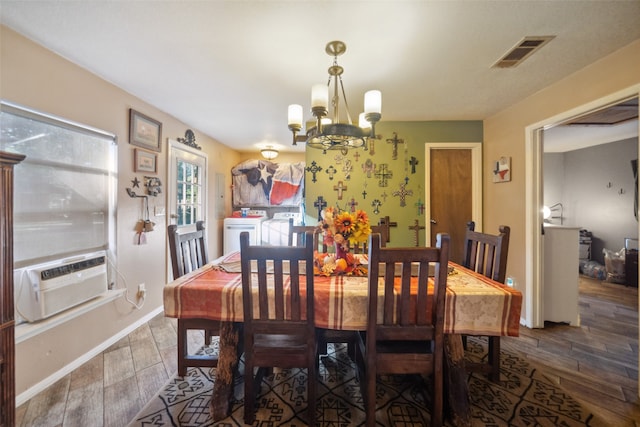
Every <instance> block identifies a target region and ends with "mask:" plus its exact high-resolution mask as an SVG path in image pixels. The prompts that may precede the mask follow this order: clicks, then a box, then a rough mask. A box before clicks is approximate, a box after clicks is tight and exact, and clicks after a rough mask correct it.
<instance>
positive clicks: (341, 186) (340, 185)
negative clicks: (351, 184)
mask: <svg viewBox="0 0 640 427" xmlns="http://www.w3.org/2000/svg"><path fill="white" fill-rule="evenodd" d="M346 189H347V186H346V185H344V184H343V183H342V181H338V185H334V186H333V190H334V191H337V192H338V200H342V192H343V191H345V190H346Z"/></svg>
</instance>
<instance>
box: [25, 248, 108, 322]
mask: <svg viewBox="0 0 640 427" xmlns="http://www.w3.org/2000/svg"><path fill="white" fill-rule="evenodd" d="M25 273H26V274H24V275H23V278H24V279H26V280H24V279H23V280H22V281H21V282H22V283H20V287H21V289H19V290H18V291H17V292H18V293H17V294H16V300H17V301H16V309H17V311H18V314H19V315H20V316H21V317H23V318H24V319H25V320H27V321H29V322H33V321H36V320H42V319H45V318H47V317H50V316H53V315H54V314H57V313H60V312H62V311H64V310H68V309H69V308H72V307H74V306H76V305H78V304H81V303H83V302H85V301H88V300H90V299H93V298H95V297H97V296H99V295H101V294H103V293H105V292H106V291H107V255H106V252H104V251H101V252H95V253H92V254H88V255H84V256H81V257H74V258H71V259H66V260H61V261H57V262H51V263H47V264H41V265H38V266H34V267H30V268H27V269H26V271H25ZM27 287H28V289H27Z"/></svg>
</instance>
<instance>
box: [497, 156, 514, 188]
mask: <svg viewBox="0 0 640 427" xmlns="http://www.w3.org/2000/svg"><path fill="white" fill-rule="evenodd" d="M493 165H494V169H493V182H509V181H511V157H500V158H499V159H498V160H496V161H495V162H493Z"/></svg>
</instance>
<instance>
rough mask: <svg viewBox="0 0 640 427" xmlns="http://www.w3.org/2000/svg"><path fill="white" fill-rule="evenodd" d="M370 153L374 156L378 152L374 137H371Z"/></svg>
mask: <svg viewBox="0 0 640 427" xmlns="http://www.w3.org/2000/svg"><path fill="white" fill-rule="evenodd" d="M368 142H369V155H370V156H373V155H374V154H376V147H375V144H374V138H369V141H368Z"/></svg>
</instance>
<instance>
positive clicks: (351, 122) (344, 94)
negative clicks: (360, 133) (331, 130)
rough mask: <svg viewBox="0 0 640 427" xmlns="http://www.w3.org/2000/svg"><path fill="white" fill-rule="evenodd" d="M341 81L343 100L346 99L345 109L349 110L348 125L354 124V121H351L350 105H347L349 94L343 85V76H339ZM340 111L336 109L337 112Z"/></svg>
mask: <svg viewBox="0 0 640 427" xmlns="http://www.w3.org/2000/svg"><path fill="white" fill-rule="evenodd" d="M339 79H340V88H341V89H342V99H344V108H345V110H347V123H349V124H353V121H351V114H349V104H347V94H346V92H345V91H344V84H342V76H339ZM337 110H338V108H337V107H336V111H337Z"/></svg>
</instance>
